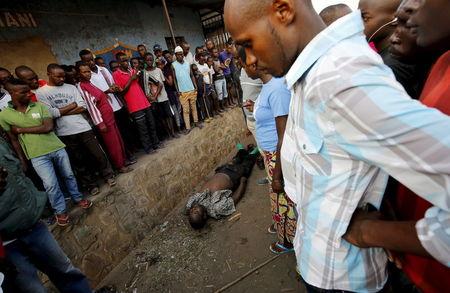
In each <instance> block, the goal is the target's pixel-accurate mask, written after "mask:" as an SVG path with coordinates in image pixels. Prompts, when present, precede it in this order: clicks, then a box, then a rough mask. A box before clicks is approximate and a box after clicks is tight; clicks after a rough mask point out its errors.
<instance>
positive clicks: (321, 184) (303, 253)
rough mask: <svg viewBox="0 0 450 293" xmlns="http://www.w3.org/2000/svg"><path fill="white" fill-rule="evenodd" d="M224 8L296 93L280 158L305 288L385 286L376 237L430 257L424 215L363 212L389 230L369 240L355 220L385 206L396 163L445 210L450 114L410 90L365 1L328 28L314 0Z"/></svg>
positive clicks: (254, 52) (235, 28) (398, 172)
mask: <svg viewBox="0 0 450 293" xmlns="http://www.w3.org/2000/svg"><path fill="white" fill-rule="evenodd" d="M224 12H225V24H226V26H227V29H228V30H229V32H230V34H231V35H232V37H233V39H234V40H235V41H236V43H237V44H238V45H242V46H244V47H245V51H246V56H247V57H246V63H247V65H254V66H257V68H259V69H260V70H264V71H266V72H268V73H270V74H272V75H274V76H277V77H281V76H284V75H286V82H287V86H288V88H290V89H291V92H292V100H291V107H290V112H289V116H288V121H287V124H286V131H285V135H284V140H283V146H282V149H281V165H282V169H283V177H284V189H285V190H286V193H287V194H289V196H290V197H291V199H292V201H294V202H295V203H296V207H297V210H298V214H299V215H301V217H300V219H299V220H298V223H297V231H296V238H295V240H294V247H295V252H296V256H297V265H298V270H299V272H300V274H301V276H302V278H303V279H304V283H305V286H306V287H307V291H308V292H327V290H339V291H352V292H379V291H382V290H383V289H384V287H385V285H386V282H387V272H386V264H387V256H386V254H385V252H384V250H383V249H380V248H377V245H378V244H377V245H371V244H372V243H379V242H377V241H375V239H376V240H379V239H380V238H382V239H383V247H385V248H387V249H392V250H400V251H404V252H409V253H414V254H417V255H422V256H429V252H428V251H427V250H426V249H425V248H424V246H425V245H422V242H421V241H422V240H419V236H418V233H420V235H432V234H433V233H432V231H423V230H422V229H423V228H422V227H423V226H425V225H420V226H421V227H420V230H419V229H418V228H417V229H416V224H417V223H419V224H420V221H423V220H424V219H422V220H419V222H415V221H410V222H404V223H398V222H394V223H393V224H391V222H389V221H382V220H380V219H377V216H376V214H371V216H370V217H368V216H367V217H365V218H363V220H362V221H359V223H361V222H362V225H363V226H366V225H367V226H370V225H372V224H374V225H379V227H382V228H383V233H373V234H370V235H365V237H364V238H363V239H360V238H357V237H354V235H358V234H357V233H356V234H355V233H351V232H352V231H349V232H350V233H347V232H348V231H347V228H348V226H349V224H350V222H351V221H352V217H356V218H358V219H359V220H361V218H360V217H361V214H360V212H359V211H360V210H362V209H365V210H372V209H378V208H379V207H380V203H381V200H382V197H383V192H384V189H385V187H386V182H387V178H388V174H390V175H392V176H393V177H395V178H396V179H397V180H398V181H400V182H401V183H402V184H404V185H405V186H407V187H408V188H409V189H411V190H414V192H416V193H417V194H418V195H420V196H421V197H422V198H424V199H426V200H428V201H429V202H430V203H431V204H432V205H434V207H433V209H434V210H435V211H433V212H435V213H436V214H437V213H442V215H443V217H441V218H439V219H440V220H441V221H443V223H444V221H445V220H446V219H448V217H449V216H450V215H449V214H450V212H449V211H450V202H449V201H448V198H449V197H450V188H449V187H448V185H447V182H450V175H449V174H450V137H449V136H448V133H447V132H448V130H447V129H448V128H449V127H450V118H449V117H447V116H445V115H444V114H442V113H440V112H438V111H435V110H434V109H430V108H427V107H425V106H423V105H421V104H420V103H417V102H416V101H413V100H411V99H410V98H409V97H408V95H407V93H406V92H405V90H404V89H403V88H402V87H401V86H400V85H399V84H398V83H397V82H396V81H395V79H394V76H393V74H392V71H391V70H390V69H389V68H388V67H387V66H386V65H384V64H383V63H382V62H381V59H380V58H379V56H378V55H377V54H376V53H375V52H374V51H373V50H372V49H371V48H370V47H369V46H368V44H367V40H366V37H365V35H364V24H363V21H362V18H361V13H360V12H359V11H356V12H354V13H351V14H350V15H348V16H346V17H344V18H342V19H341V20H340V21H338V22H336V23H335V24H334V25H331V26H329V27H326V26H325V24H324V22H323V21H322V19H321V18H320V17H319V15H318V14H317V13H316V12H315V10H314V8H313V5H312V3H311V0H303V1H296V0H249V1H241V0H226V1H225V9H224ZM431 150H432V151H431ZM444 224H445V223H444ZM359 227H360V226H359ZM426 227H427V228H426V229H428V226H426ZM353 228H354V229H358V226H356V227H353ZM427 232H429V233H430V234H426V233H427ZM443 241H445V239H444V240H443ZM367 247H371V248H367ZM425 247H426V246H425ZM333 292H335V291H333Z"/></svg>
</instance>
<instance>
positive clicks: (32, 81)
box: [14, 65, 39, 90]
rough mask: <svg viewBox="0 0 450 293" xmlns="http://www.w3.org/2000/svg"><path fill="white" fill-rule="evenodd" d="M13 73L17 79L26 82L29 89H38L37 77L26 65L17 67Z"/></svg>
mask: <svg viewBox="0 0 450 293" xmlns="http://www.w3.org/2000/svg"><path fill="white" fill-rule="evenodd" d="M14 73H15V74H16V76H17V78H19V79H21V80H23V81H24V82H26V83H27V84H28V86H29V87H30V89H32V90H37V89H38V88H39V77H38V76H37V74H36V73H35V72H34V70H33V69H31V68H30V67H28V66H26V65H20V66H17V67H16V69H15V70H14Z"/></svg>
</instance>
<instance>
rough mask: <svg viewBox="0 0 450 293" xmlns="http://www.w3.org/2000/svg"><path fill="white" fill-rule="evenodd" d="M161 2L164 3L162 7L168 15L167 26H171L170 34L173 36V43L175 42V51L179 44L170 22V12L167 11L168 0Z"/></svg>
mask: <svg viewBox="0 0 450 293" xmlns="http://www.w3.org/2000/svg"><path fill="white" fill-rule="evenodd" d="M161 1H162V5H163V8H164V14H165V15H166V20H167V24H168V25H169V30H170V34H171V36H172V41H173V46H174V47H173V48H174V49H175V48H176V47H177V42H176V40H175V34H174V33H173V27H172V21H171V20H170V15H169V11H168V10H167V4H166V0H161Z"/></svg>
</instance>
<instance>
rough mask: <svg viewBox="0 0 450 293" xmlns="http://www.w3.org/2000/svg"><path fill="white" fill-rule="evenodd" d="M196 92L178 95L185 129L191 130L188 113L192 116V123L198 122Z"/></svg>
mask: <svg viewBox="0 0 450 293" xmlns="http://www.w3.org/2000/svg"><path fill="white" fill-rule="evenodd" d="M196 102H197V91H190V92H185V93H181V94H180V103H181V106H182V107H183V119H184V124H186V129H191V122H190V120H189V113H191V114H192V118H193V119H194V123H197V122H198V116H197V105H196Z"/></svg>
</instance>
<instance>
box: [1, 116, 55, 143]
mask: <svg viewBox="0 0 450 293" xmlns="http://www.w3.org/2000/svg"><path fill="white" fill-rule="evenodd" d="M52 130H53V120H52V119H51V118H45V119H44V120H43V121H42V124H41V125H39V126H34V127H15V126H13V127H11V132H12V133H13V134H14V135H17V134H45V133H49V132H50V131H52ZM10 138H11V137H10ZM16 139H17V137H16Z"/></svg>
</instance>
